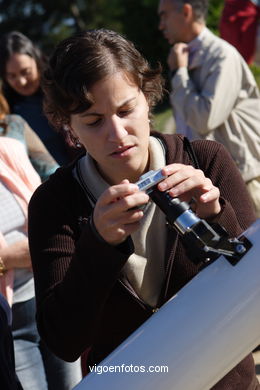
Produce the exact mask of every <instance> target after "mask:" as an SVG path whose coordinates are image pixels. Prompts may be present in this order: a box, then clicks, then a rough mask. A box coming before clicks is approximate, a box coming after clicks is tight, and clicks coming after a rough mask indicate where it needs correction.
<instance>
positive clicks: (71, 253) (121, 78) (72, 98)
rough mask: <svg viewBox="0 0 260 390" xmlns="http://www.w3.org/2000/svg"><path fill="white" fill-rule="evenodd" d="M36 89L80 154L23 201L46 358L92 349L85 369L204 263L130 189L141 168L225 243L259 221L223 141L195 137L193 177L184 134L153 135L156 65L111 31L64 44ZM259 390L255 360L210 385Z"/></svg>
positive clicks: (141, 194) (158, 92)
mask: <svg viewBox="0 0 260 390" xmlns="http://www.w3.org/2000/svg"><path fill="white" fill-rule="evenodd" d="M44 90H45V95H46V99H45V111H46V113H47V115H48V117H49V119H50V121H51V122H52V123H53V124H54V125H55V126H56V127H58V128H59V127H61V126H60V125H65V126H66V128H67V131H68V132H69V133H70V134H71V136H72V138H73V139H74V140H75V143H76V144H78V143H80V144H82V145H83V146H84V148H85V149H86V152H85V153H84V154H83V155H82V156H81V157H80V158H78V159H77V160H76V161H74V162H73V163H72V164H71V165H69V166H67V167H63V168H60V169H59V170H58V171H57V172H56V173H55V174H54V175H52V176H51V178H50V179H49V180H48V181H47V182H46V183H44V184H43V185H41V186H40V187H39V189H37V191H36V192H35V194H34V196H33V198H32V200H31V202H30V206H29V241H30V251H31V257H32V263H33V270H34V276H35V288H36V299H37V322H38V328H39V332H40V334H41V336H42V338H43V339H44V340H45V341H46V343H47V344H48V346H49V347H50V348H51V350H52V351H53V352H54V353H56V354H57V355H58V356H60V357H61V358H63V359H65V360H68V361H73V360H75V359H77V358H78V357H79V356H80V355H81V354H82V353H83V352H84V351H86V350H88V351H89V353H88V357H87V365H88V366H90V365H94V364H98V363H99V362H100V361H101V360H102V359H104V358H105V357H106V356H107V355H108V354H109V353H110V352H111V351H112V350H113V349H114V348H116V347H117V346H118V345H119V344H120V343H121V342H122V341H123V340H125V339H126V338H127V337H128V336H129V335H130V334H131V333H132V332H133V331H134V330H136V329H137V327H138V326H140V325H141V324H142V323H143V322H144V321H145V320H146V319H148V318H149V317H150V316H151V315H152V313H153V312H154V310H155V309H156V308H159V307H160V306H161V305H163V303H165V302H166V301H167V300H168V299H169V298H170V297H172V296H173V294H175V293H176V292H177V291H178V290H179V289H180V288H182V287H183V286H184V285H185V284H186V283H187V282H188V281H189V280H190V279H191V278H193V277H194V276H195V275H196V274H197V273H198V272H199V269H200V266H201V263H199V264H198V265H194V264H193V263H192V262H191V261H190V257H189V255H188V254H187V251H186V249H185V244H184V243H183V241H182V238H181V237H180V236H179V234H178V233H177V232H176V231H174V230H173V229H169V228H168V226H167V224H166V217H165V215H164V214H163V213H162V212H161V210H159V208H158V207H157V206H155V204H154V203H153V202H149V197H148V195H147V194H146V193H145V192H142V191H139V189H138V187H137V185H136V184H133V183H135V182H136V181H137V180H138V179H139V177H140V176H141V175H142V174H143V173H144V172H147V171H149V170H151V169H153V170H157V169H162V173H163V174H164V175H165V176H166V179H164V180H163V181H161V183H160V184H158V188H159V190H161V191H166V190H167V191H169V194H170V195H171V196H173V197H179V198H180V200H182V201H186V202H190V201H192V207H193V210H194V211H195V212H196V214H197V215H198V216H199V217H201V218H205V219H206V220H207V221H208V222H209V223H213V222H214V223H219V224H221V225H222V226H223V227H225V228H226V230H227V231H228V233H229V234H230V236H237V235H238V234H240V233H241V232H242V231H243V230H244V229H246V228H247V227H248V226H249V225H250V224H251V223H252V222H253V221H254V219H255V216H254V213H253V210H252V205H251V203H250V200H249V197H248V194H247V191H246V188H245V185H244V182H243V180H242V178H241V176H240V173H239V172H238V170H237V169H236V167H235V165H234V163H233V161H232V159H231V157H230V156H229V153H228V152H227V151H226V150H225V149H224V147H223V146H222V145H220V144H218V143H215V142H211V141H195V142H193V148H194V151H195V153H196V155H197V157H198V163H199V166H200V168H201V170H200V169H197V168H195V167H194V166H193V164H192V161H191V159H190V154H189V153H187V150H186V149H185V148H184V142H183V139H182V138H181V137H180V136H177V135H176V136H175V135H167V136H166V135H165V136H162V135H160V134H157V133H151V123H150V116H151V115H150V113H151V109H152V107H153V106H154V105H155V104H156V103H157V102H158V100H159V99H160V98H161V95H162V81H161V73H160V69H156V70H153V69H151V68H150V66H149V65H148V63H147V62H146V61H145V60H144V58H143V57H142V56H141V54H140V53H139V52H138V51H137V50H136V49H135V47H134V46H133V44H132V43H130V42H129V41H127V40H126V39H124V38H123V37H122V36H120V35H119V34H117V33H115V32H112V31H108V30H92V31H87V32H82V33H80V34H77V35H75V36H74V37H71V38H68V39H66V40H64V41H63V42H61V43H60V44H59V45H58V46H57V48H56V50H55V51H54V53H53V55H52V57H51V59H50V63H49V68H48V70H47V72H46V73H45V77H44ZM241 205H243V207H241ZM191 299H192V298H191ZM191 303H192V302H191ZM173 337H174V335H173ZM258 388H259V385H258V382H257V379H256V376H255V369H254V363H253V359H252V355H249V356H247V357H246V358H245V359H244V360H243V361H242V362H241V363H240V364H239V365H238V366H237V367H235V368H234V369H233V370H232V371H231V372H229V373H228V374H227V375H226V376H225V377H224V378H223V379H222V380H221V381H220V382H219V383H218V384H216V385H215V386H214V389H221V390H224V389H234V390H246V389H247V390H249V389H258Z"/></svg>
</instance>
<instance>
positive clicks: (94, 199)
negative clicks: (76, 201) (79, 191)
mask: <svg viewBox="0 0 260 390" xmlns="http://www.w3.org/2000/svg"><path fill="white" fill-rule="evenodd" d="M76 172H77V176H78V179H79V183H80V185H81V187H82V188H83V190H84V192H85V194H86V195H87V196H88V198H89V199H90V200H91V201H92V202H93V204H96V201H97V200H96V198H95V197H94V195H93V194H92V192H91V191H90V189H89V188H88V186H87V184H86V182H85V180H84V179H83V176H82V172H81V168H80V160H78V161H77V164H76Z"/></svg>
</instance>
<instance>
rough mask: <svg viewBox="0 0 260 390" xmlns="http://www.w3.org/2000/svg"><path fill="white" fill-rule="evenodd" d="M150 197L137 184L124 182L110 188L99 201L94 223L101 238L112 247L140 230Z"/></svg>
mask: <svg viewBox="0 0 260 390" xmlns="http://www.w3.org/2000/svg"><path fill="white" fill-rule="evenodd" d="M148 202H149V196H148V195H147V194H146V193H145V192H143V191H140V190H139V188H138V186H137V185H136V184H132V183H130V182H129V181H128V180H123V181H122V182H121V183H120V184H117V185H114V186H111V187H109V188H108V189H107V190H106V191H105V192H104V193H103V194H102V195H101V196H100V197H99V199H98V201H97V203H96V206H95V208H94V213H93V222H94V225H95V228H96V230H97V231H98V233H99V234H100V236H101V237H102V238H103V239H104V240H105V241H106V242H108V243H109V244H111V245H118V244H121V243H122V242H123V241H125V239H126V238H127V237H128V236H129V235H130V234H132V233H133V232H135V231H136V230H137V229H138V228H139V221H140V220H141V219H142V217H143V211H142V210H141V209H140V208H139V207H141V206H143V205H145V204H146V203H148Z"/></svg>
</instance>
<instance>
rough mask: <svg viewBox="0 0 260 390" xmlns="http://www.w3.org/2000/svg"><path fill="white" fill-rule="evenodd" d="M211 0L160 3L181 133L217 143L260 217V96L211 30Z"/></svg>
mask: <svg viewBox="0 0 260 390" xmlns="http://www.w3.org/2000/svg"><path fill="white" fill-rule="evenodd" d="M207 9H208V0H186V1H185V0H160V2H159V9H158V12H159V17H160V23H159V29H160V30H161V31H162V32H163V34H164V36H165V38H166V39H167V40H168V42H169V43H170V45H171V46H172V47H171V50H170V53H169V57H168V65H169V69H170V74H171V87H172V91H171V95H170V99H171V104H172V107H173V111H174V116H175V120H176V131H177V133H181V134H183V135H185V136H187V137H188V138H190V139H196V138H202V139H211V140H215V141H218V142H220V143H222V144H223V145H225V146H226V148H227V149H228V150H229V152H230V153H231V155H232V157H233V159H234V161H235V163H236V164H237V166H238V169H239V170H240V172H241V174H242V176H243V178H244V180H245V182H246V183H247V186H248V189H249V191H250V193H251V196H252V199H253V201H254V204H255V208H256V212H257V215H258V216H259V217H260V94H259V90H258V87H257V85H256V82H255V79H254V76H253V74H252V73H251V71H250V69H249V67H248V65H247V64H246V63H245V61H244V60H243V58H242V56H241V55H240V54H239V53H238V51H237V50H236V49H235V48H234V47H233V46H231V45H230V44H228V43H227V42H226V41H224V40H222V39H220V38H219V37H217V36H215V35H214V34H212V33H211V32H210V31H209V29H208V28H207V27H206V16H207Z"/></svg>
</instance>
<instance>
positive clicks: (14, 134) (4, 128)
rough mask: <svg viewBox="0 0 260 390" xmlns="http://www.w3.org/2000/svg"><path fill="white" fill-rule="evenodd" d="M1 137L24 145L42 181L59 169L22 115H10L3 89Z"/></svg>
mask: <svg viewBox="0 0 260 390" xmlns="http://www.w3.org/2000/svg"><path fill="white" fill-rule="evenodd" d="M0 136H5V137H10V138H15V139H17V140H19V141H21V142H22V143H23V144H24V146H25V148H26V151H27V153H28V156H29V159H30V161H31V163H32V165H33V167H34V169H35V170H36V171H37V173H38V174H39V176H40V178H41V180H42V181H44V180H46V179H47V178H48V177H49V176H50V175H51V174H52V173H54V172H55V170H56V169H57V168H58V167H59V165H58V164H57V162H56V161H55V160H54V159H53V157H52V156H51V155H50V153H49V152H48V150H47V149H46V148H45V146H44V145H43V143H42V141H41V140H40V138H39V137H38V136H37V134H36V133H35V132H34V131H33V130H32V129H31V128H30V126H29V125H28V123H27V122H26V121H25V120H24V119H23V118H22V117H21V116H20V115H16V114H10V109H9V105H8V103H7V101H6V99H5V97H4V95H3V94H2V91H1V89H0Z"/></svg>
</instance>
